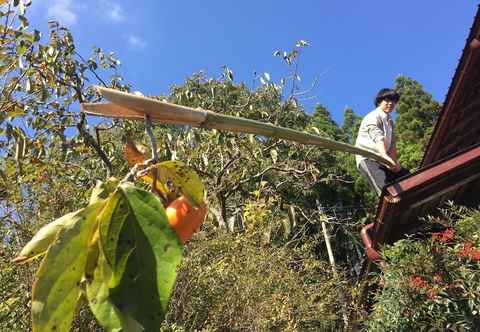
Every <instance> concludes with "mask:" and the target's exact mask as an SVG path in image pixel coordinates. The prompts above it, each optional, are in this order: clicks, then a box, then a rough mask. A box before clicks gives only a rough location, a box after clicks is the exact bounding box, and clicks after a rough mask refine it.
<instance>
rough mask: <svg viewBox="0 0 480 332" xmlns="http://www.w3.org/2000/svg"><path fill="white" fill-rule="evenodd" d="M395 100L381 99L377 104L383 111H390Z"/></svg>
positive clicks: (393, 106)
mask: <svg viewBox="0 0 480 332" xmlns="http://www.w3.org/2000/svg"><path fill="white" fill-rule="evenodd" d="M395 105H396V102H395V101H393V100H390V99H383V100H382V101H381V102H380V105H378V106H379V107H380V108H381V109H382V110H383V111H384V112H385V113H391V112H393V111H394V110H395Z"/></svg>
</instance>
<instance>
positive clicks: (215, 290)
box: [166, 224, 346, 331]
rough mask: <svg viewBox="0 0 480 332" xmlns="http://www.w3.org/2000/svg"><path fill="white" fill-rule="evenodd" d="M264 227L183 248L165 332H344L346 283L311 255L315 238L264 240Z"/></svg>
mask: <svg viewBox="0 0 480 332" xmlns="http://www.w3.org/2000/svg"><path fill="white" fill-rule="evenodd" d="M265 225H266V224H264V226H263V227H262V225H258V224H257V225H256V226H255V227H253V228H248V227H247V231H246V232H244V233H237V234H231V233H223V234H222V233H218V232H215V233H214V234H213V233H212V234H211V235H207V236H206V237H210V239H203V240H202V241H197V242H193V243H191V244H190V245H189V246H188V247H187V250H188V253H187V254H186V257H185V259H184V262H183V264H182V266H181V268H180V272H179V275H178V279H177V283H176V288H175V290H174V295H173V297H172V299H171V303H170V309H169V313H168V314H167V322H166V325H168V326H170V329H167V330H171V331H179V330H182V329H185V330H187V331H192V330H202V331H224V330H234V331H266V330H273V331H309V330H311V331H325V330H327V331H329V330H334V331H336V330H341V329H342V324H343V321H342V314H341V313H342V307H341V306H342V301H343V299H344V294H345V293H344V292H345V290H346V283H345V281H344V279H342V277H332V273H331V269H330V267H329V265H328V263H326V262H323V261H320V260H318V259H316V258H315V254H314V251H315V246H316V245H317V243H315V241H316V240H311V241H309V242H305V243H304V244H298V245H293V244H292V242H290V243H284V244H280V245H278V244H276V245H274V244H272V243H265V236H264V233H265V229H266V228H267V227H266V226H265ZM247 226H248V225H247ZM204 236H205V235H204Z"/></svg>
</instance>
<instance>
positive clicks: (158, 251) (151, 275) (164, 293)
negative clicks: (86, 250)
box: [110, 184, 182, 331]
mask: <svg viewBox="0 0 480 332" xmlns="http://www.w3.org/2000/svg"><path fill="white" fill-rule="evenodd" d="M120 189H121V191H122V194H123V195H124V196H125V198H126V200H127V202H128V206H129V209H130V214H129V219H128V220H127V221H126V222H125V225H124V227H125V230H122V234H126V236H128V234H130V235H133V236H134V240H135V250H134V251H133V253H132V254H131V255H130V256H129V258H128V262H127V265H126V268H125V272H124V273H123V276H122V279H121V281H120V283H119V284H118V286H117V287H115V288H113V289H111V290H110V294H111V296H110V298H111V301H112V303H113V304H114V305H115V306H116V307H117V308H118V309H119V310H120V311H121V312H122V314H124V315H126V317H132V318H133V319H134V320H135V321H138V322H139V323H140V324H141V325H142V326H143V327H144V329H145V330H146V331H154V330H158V328H159V326H160V324H161V322H162V320H163V318H164V315H165V312H166V310H167V306H168V301H169V299H170V296H171V292H172V289H173V285H174V282H175V279H176V275H177V267H178V265H179V264H180V262H181V259H182V245H181V244H180V242H179V241H178V238H177V235H176V233H175V231H174V230H173V229H172V228H171V227H170V225H169V224H168V221H167V217H166V215H165V211H164V208H163V205H162V203H161V202H160V200H159V198H158V197H157V196H156V195H154V194H152V193H150V192H148V191H144V190H141V189H138V188H135V187H134V186H133V185H131V184H122V185H121V186H120ZM124 232H125V233H124Z"/></svg>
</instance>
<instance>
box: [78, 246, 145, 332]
mask: <svg viewBox="0 0 480 332" xmlns="http://www.w3.org/2000/svg"><path fill="white" fill-rule="evenodd" d="M110 274H111V270H110V267H109V266H108V264H107V261H106V259H105V257H104V256H103V255H102V254H101V255H100V257H99V259H98V265H97V268H96V269H95V272H94V275H93V279H92V281H91V282H90V283H88V284H87V292H86V293H87V299H88V302H89V305H90V309H91V310H92V312H93V314H94V315H95V317H96V318H97V320H98V321H99V322H100V324H101V325H102V326H103V327H104V328H105V329H107V330H108V331H111V332H117V331H122V330H123V331H131V332H137V331H138V332H140V331H143V327H142V326H141V325H140V323H138V322H137V321H136V320H135V319H133V318H132V317H131V316H128V315H127V314H125V313H124V312H122V311H120V310H119V308H118V307H117V306H116V305H115V304H114V303H113V301H112V299H111V298H110V295H111V294H110V292H111V289H110V288H109V287H108V285H107V282H106V280H108V279H111V276H110Z"/></svg>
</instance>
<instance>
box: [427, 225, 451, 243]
mask: <svg viewBox="0 0 480 332" xmlns="http://www.w3.org/2000/svg"><path fill="white" fill-rule="evenodd" d="M454 236H455V230H454V229H453V228H447V229H446V230H444V231H443V232H435V233H432V239H433V240H434V241H435V240H438V241H440V242H442V243H446V242H449V241H451V240H453V238H454Z"/></svg>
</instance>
